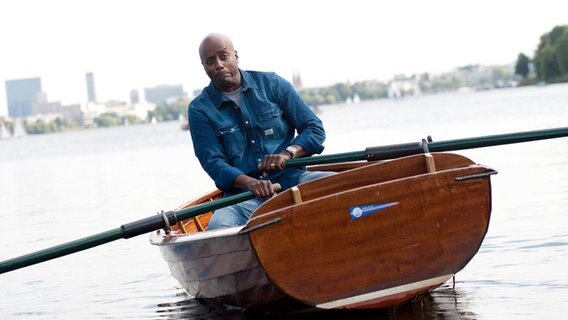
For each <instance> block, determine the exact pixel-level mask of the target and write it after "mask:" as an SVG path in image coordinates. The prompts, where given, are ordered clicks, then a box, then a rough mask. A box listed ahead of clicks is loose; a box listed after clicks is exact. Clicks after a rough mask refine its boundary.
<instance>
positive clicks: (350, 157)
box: [286, 127, 568, 167]
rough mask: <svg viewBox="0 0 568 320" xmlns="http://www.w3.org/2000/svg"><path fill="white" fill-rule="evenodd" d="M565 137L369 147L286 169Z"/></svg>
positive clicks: (563, 133)
mask: <svg viewBox="0 0 568 320" xmlns="http://www.w3.org/2000/svg"><path fill="white" fill-rule="evenodd" d="M567 136H568V127H563V128H554V129H545V130H535V131H524V132H516V133H506V134H497V135H490V136H481V137H474V138H465V139H456V140H446V141H438V142H432V141H427V140H422V141H420V142H411V143H403V144H394V145H388V146H380V147H369V148H367V149H365V150H361V151H354V152H346V153H336V154H331V155H325V156H314V157H309V158H297V159H292V160H288V161H287V162H286V166H287V167H298V166H307V165H316V164H329V163H338V162H347V161H360V160H368V161H376V160H386V159H394V158H400V157H404V156H409V155H413V154H419V153H423V152H425V151H430V152H443V151H455V150H465V149H473V148H482V147H491V146H498V145H505V144H513V143H520V142H529V141H537V140H545V139H554V138H561V137H567Z"/></svg>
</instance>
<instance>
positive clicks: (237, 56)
mask: <svg viewBox="0 0 568 320" xmlns="http://www.w3.org/2000/svg"><path fill="white" fill-rule="evenodd" d="M235 58H237V61H239V54H238V53H237V50H235Z"/></svg>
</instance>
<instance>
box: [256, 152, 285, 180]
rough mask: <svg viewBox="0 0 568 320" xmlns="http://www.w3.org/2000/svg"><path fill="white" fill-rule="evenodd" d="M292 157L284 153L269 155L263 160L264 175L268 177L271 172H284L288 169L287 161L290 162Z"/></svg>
mask: <svg viewBox="0 0 568 320" xmlns="http://www.w3.org/2000/svg"><path fill="white" fill-rule="evenodd" d="M291 158H292V156H291V155H290V154H289V153H288V152H286V151H284V152H282V153H279V154H267V155H265V156H264V158H263V159H262V163H261V167H262V175H263V176H267V175H268V173H269V172H270V171H275V170H284V168H285V167H286V160H290V159H291Z"/></svg>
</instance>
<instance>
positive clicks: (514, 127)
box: [0, 84, 568, 319]
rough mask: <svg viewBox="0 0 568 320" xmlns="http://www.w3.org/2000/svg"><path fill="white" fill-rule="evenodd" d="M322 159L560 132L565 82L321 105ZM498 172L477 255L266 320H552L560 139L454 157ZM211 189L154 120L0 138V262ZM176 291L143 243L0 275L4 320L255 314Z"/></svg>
mask: <svg viewBox="0 0 568 320" xmlns="http://www.w3.org/2000/svg"><path fill="white" fill-rule="evenodd" d="M320 116H321V118H322V120H323V121H324V124H325V125H326V129H327V132H328V139H327V141H326V150H325V152H324V154H331V153H337V152H349V151H358V150H362V149H364V148H366V147H369V146H376V145H385V144H394V143H403V142H415V141H419V140H420V139H422V138H424V137H426V136H427V135H431V136H432V137H433V139H434V140H435V141H442V140H451V139H458V138H465V137H475V136H483V135H490V134H499V133H509V132H517V131H526V130H539V129H546V128H555V127H565V126H568V85H565V84H564V85H551V86H546V87H543V88H537V87H531V88H516V89H506V90H495V91H484V92H475V93H473V92H472V93H449V94H442V95H434V96H423V97H419V98H412V99H406V100H401V101H387V100H384V101H383V100H379V101H373V102H365V103H361V104H357V105H336V106H324V107H322V108H321V113H320ZM458 153H460V154H463V155H466V156H467V157H469V158H471V159H473V160H474V161H475V162H478V163H482V164H487V165H490V166H492V167H494V168H495V169H497V170H498V171H499V174H498V175H496V176H493V177H492V185H493V213H492V220H491V224H490V227H489V231H488V234H487V237H486V238H485V241H484V242H483V245H482V247H481V249H480V251H479V253H478V254H477V255H476V256H475V257H474V259H473V260H472V261H471V262H470V263H469V264H468V265H467V266H466V268H465V269H464V270H462V271H461V272H460V273H458V275H457V277H456V283H455V289H454V288H452V285H453V284H452V283H451V282H449V283H446V284H444V285H443V286H442V287H440V288H438V289H437V290H435V291H434V292H432V293H431V294H430V295H427V296H424V297H421V298H420V299H417V300H416V301H413V302H412V303H409V304H407V305H404V306H402V307H399V308H397V309H396V310H390V311H370V312H356V313H353V312H350V313H345V312H326V313H323V315H322V314H318V315H289V316H280V317H275V316H272V317H269V316H262V318H270V319H321V318H328V319H329V318H333V319H448V318H449V319H458V318H459V319H505V318H515V319H534V318H546V319H561V318H564V317H565V316H564V315H563V314H564V309H565V307H566V306H568V269H567V268H566V265H568V229H567V226H568V224H567V221H568V209H567V208H568V138H564V139H554V140H547V141H540V142H530V143H522V144H517V145H509V146H498V147H490V148H483V149H474V150H463V151H460V152H458ZM212 188H213V183H212V182H211V181H210V180H209V178H208V177H207V176H206V175H205V174H204V173H203V171H202V170H201V168H200V167H199V165H198V163H197V161H196V159H195V157H194V156H193V151H192V147H191V141H190V138H189V135H188V133H187V131H182V130H180V128H179V124H178V123H176V122H172V123H160V124H157V125H139V126H129V127H120V128H108V129H98V130H86V131H79V132H70V133H58V134H50V135H43V136H28V137H26V138H24V139H19V140H7V141H0V260H5V259H8V258H11V257H14V256H18V255H22V254H25V253H29V252H33V251H36V250H39V249H43V248H46V247H49V246H53V245H57V244H61V243H64V242H68V241H71V240H75V239H78V238H81V237H85V236H89V235H92V234H95V233H98V232H102V231H106V230H110V229H114V228H116V227H118V226H120V225H122V224H124V223H126V222H131V221H134V220H138V219H141V218H145V217H147V216H150V215H152V214H155V213H156V212H158V211H160V210H169V209H173V208H175V207H177V206H178V205H180V204H181V203H183V202H185V201H186V200H189V199H191V198H194V197H196V196H198V195H201V194H202V193H204V192H206V191H208V190H210V189H212ZM260 317H261V316H259V315H251V314H242V313H240V312H237V311H235V310H231V309H225V308H220V307H218V306H209V305H203V304H200V303H199V302H197V301H196V300H194V299H192V298H191V297H190V296H188V295H186V294H185V293H184V291H183V290H182V289H181V287H180V286H179V284H178V283H177V282H176V281H175V280H174V279H173V278H172V277H171V275H170V273H169V270H168V267H167V265H166V263H165V262H163V261H162V258H161V256H160V253H159V250H158V249H157V248H155V247H152V246H151V245H150V244H149V242H148V237H147V236H145V235H143V236H139V237H136V238H133V239H129V240H118V241H115V242H112V243H109V244H105V245H102V246H100V247H97V248H93V249H90V250H87V251H83V252H80V253H76V254H73V255H70V256H66V257H62V258H59V259H55V260H52V261H48V262H44V263H41V264H38V265H35V266H31V267H27V268H24V269H21V270H17V271H13V272H10V273H7V274H3V275H0V319H256V318H260Z"/></svg>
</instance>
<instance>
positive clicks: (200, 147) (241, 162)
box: [188, 33, 330, 230]
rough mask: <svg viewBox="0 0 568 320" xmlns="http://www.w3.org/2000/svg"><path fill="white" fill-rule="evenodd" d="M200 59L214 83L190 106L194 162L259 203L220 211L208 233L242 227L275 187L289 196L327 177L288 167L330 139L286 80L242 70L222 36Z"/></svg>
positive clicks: (202, 49) (204, 47)
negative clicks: (289, 192)
mask: <svg viewBox="0 0 568 320" xmlns="http://www.w3.org/2000/svg"><path fill="white" fill-rule="evenodd" d="M199 57H200V59H201V64H202V65H203V68H204V69H205V72H206V73H207V75H208V76H209V78H210V79H211V83H210V84H209V86H208V87H206V88H205V89H204V90H203V91H202V92H201V94H199V96H197V97H196V98H195V99H194V100H193V101H192V102H191V103H190V104H189V107H188V114H189V130H190V133H191V138H192V141H193V148H194V151H195V155H196V156H197V158H198V159H199V162H200V163H201V166H202V167H203V169H204V170H205V171H206V172H207V173H208V174H209V176H210V177H211V178H212V179H213V180H214V181H215V185H216V186H217V187H218V188H219V189H221V190H222V191H224V192H225V194H226V195H227V194H233V193H238V192H242V191H246V190H250V191H251V192H252V193H253V194H254V195H255V197H256V198H255V199H253V200H248V201H245V202H242V203H240V204H236V205H233V206H229V207H225V208H221V209H218V210H216V211H215V213H214V214H213V217H212V218H211V221H210V222H209V226H208V229H209V230H212V229H217V228H222V227H230V226H238V225H243V224H245V223H246V222H247V220H248V219H249V218H250V216H251V214H252V212H253V211H254V210H255V209H256V208H257V207H258V206H259V205H260V204H261V203H262V202H263V201H264V200H266V199H267V197H269V196H271V195H272V194H273V193H274V191H273V189H272V183H280V185H281V186H282V188H283V189H287V188H290V187H292V186H294V185H296V184H298V183H302V182H305V181H308V180H313V179H316V178H319V177H323V176H325V175H328V174H330V173H329V172H308V171H306V169H305V168H285V162H286V161H287V160H289V159H292V158H298V157H304V156H309V155H312V154H316V153H321V152H322V151H323V148H324V147H323V141H324V140H325V131H324V129H323V126H322V123H321V121H320V119H319V118H318V117H317V116H316V115H315V114H314V113H313V112H312V111H311V110H310V108H309V107H308V106H307V105H306V103H305V102H304V101H303V100H302V99H301V97H300V96H299V95H298V93H297V92H296V91H295V90H294V87H293V86H292V85H291V84H290V83H289V82H288V81H286V80H285V79H283V78H282V77H280V76H278V75H277V74H275V73H272V72H257V71H245V70H241V69H239V67H238V64H239V56H238V53H237V51H236V50H235V49H234V47H233V44H232V42H231V40H230V39H229V38H228V37H227V36H225V35H222V34H216V33H215V34H210V35H208V36H207V37H205V38H204V39H203V41H202V42H201V45H200V46H199ZM296 131H297V133H298V135H297V136H295V134H296ZM259 168H261V169H259Z"/></svg>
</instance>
